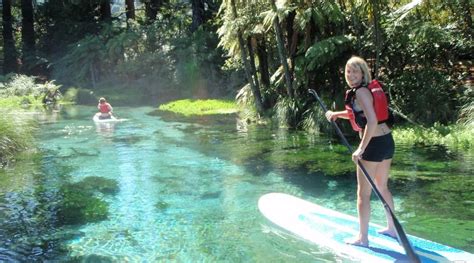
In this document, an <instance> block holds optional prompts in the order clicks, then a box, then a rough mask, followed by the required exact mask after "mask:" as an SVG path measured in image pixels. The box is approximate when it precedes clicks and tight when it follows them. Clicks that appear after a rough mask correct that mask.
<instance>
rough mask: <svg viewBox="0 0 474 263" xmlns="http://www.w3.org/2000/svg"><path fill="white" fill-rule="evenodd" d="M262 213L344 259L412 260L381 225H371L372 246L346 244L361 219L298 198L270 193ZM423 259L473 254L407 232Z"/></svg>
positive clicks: (462, 258) (461, 258)
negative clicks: (387, 234)
mask: <svg viewBox="0 0 474 263" xmlns="http://www.w3.org/2000/svg"><path fill="white" fill-rule="evenodd" d="M258 208H259V210H260V212H261V213H262V214H263V215H264V216H265V217H266V218H268V219H269V220H270V221H272V222H273V223H275V224H276V225H278V226H280V227H282V228H284V229H286V230H288V231H290V232H292V233H293V234H295V235H297V236H299V237H302V238H304V239H306V240H308V241H310V242H312V243H315V244H318V245H320V246H322V247H327V248H329V249H331V250H333V251H334V252H335V253H336V254H338V255H339V256H341V257H344V258H350V259H353V260H356V261H361V262H409V259H408V257H406V255H405V251H404V249H403V247H402V246H401V245H399V244H398V241H397V240H396V239H394V238H391V237H388V236H385V235H382V234H379V233H377V231H379V230H381V229H382V226H379V225H376V224H370V227H369V247H361V246H353V245H348V244H346V243H345V241H346V240H347V239H349V240H351V239H354V238H355V237H356V236H357V234H358V231H359V230H358V229H359V223H358V219H357V218H356V217H353V216H349V215H346V214H343V213H340V212H337V211H334V210H331V209H328V208H325V207H322V206H319V205H317V204H314V203H311V202H308V201H305V200H303V199H300V198H298V197H295V196H292V195H288V194H284V193H269V194H266V195H263V196H262V197H260V199H259V201H258ZM407 236H408V239H409V240H410V243H411V244H412V246H413V249H414V250H415V252H416V253H417V255H418V256H419V257H420V259H421V261H422V262H458V263H461V262H474V254H471V253H468V252H466V251H462V250H459V249H456V248H452V247H449V246H445V245H442V244H439V243H436V242H433V241H429V240H425V239H422V238H419V237H415V236H411V235H407Z"/></svg>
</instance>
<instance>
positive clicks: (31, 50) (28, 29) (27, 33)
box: [21, 0, 36, 71]
mask: <svg viewBox="0 0 474 263" xmlns="http://www.w3.org/2000/svg"><path fill="white" fill-rule="evenodd" d="M21 15H22V26H21V38H22V42H23V43H22V44H23V64H24V65H25V66H26V68H32V67H33V65H34V62H33V60H34V58H35V53H36V52H35V29H34V24H33V2H32V0H21ZM27 71H29V70H27Z"/></svg>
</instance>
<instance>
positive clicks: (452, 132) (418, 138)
mask: <svg viewBox="0 0 474 263" xmlns="http://www.w3.org/2000/svg"><path fill="white" fill-rule="evenodd" d="M393 134H394V138H395V141H396V142H397V143H404V144H419V145H445V146H447V147H450V148H461V149H469V148H472V147H473V146H474V142H473V141H472V138H474V130H473V129H472V127H469V126H464V125H441V124H439V123H435V124H434V125H433V126H432V127H429V128H424V127H420V126H406V127H399V128H395V129H394V132H393Z"/></svg>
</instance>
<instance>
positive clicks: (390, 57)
mask: <svg viewBox="0 0 474 263" xmlns="http://www.w3.org/2000/svg"><path fill="white" fill-rule="evenodd" d="M6 2H7V3H9V4H11V10H6V11H10V12H9V13H8V12H6V11H5V12H4V16H3V19H4V25H5V26H6V27H5V28H9V27H8V26H11V28H12V29H19V28H22V27H25V26H29V24H24V23H25V21H29V20H31V19H33V20H34V31H27V30H22V31H21V34H19V33H15V32H17V31H15V30H13V31H12V32H11V33H10V31H8V32H4V42H3V50H4V55H5V58H7V57H8V59H9V60H8V61H9V63H10V64H7V61H5V64H4V68H3V70H4V72H11V71H16V72H18V71H20V72H25V73H27V74H35V75H40V76H41V78H40V79H39V80H42V81H44V80H45V79H49V80H52V79H55V80H56V81H57V83H60V84H62V85H63V86H64V87H65V88H64V89H66V87H69V86H74V87H76V88H79V89H87V90H90V91H94V92H95V94H96V96H99V95H98V94H102V95H103V94H105V95H107V96H114V94H123V95H122V96H116V97H114V99H115V100H116V101H117V103H119V104H130V103H132V101H135V102H139V103H143V102H151V103H157V102H163V101H167V100H170V99H176V98H185V97H187V98H189V97H193V98H209V97H217V96H219V97H222V96H234V95H236V94H238V100H239V101H240V102H242V104H245V105H247V107H248V108H253V109H252V110H249V111H248V112H250V113H252V112H253V113H254V116H253V117H252V118H259V117H262V116H266V117H276V118H278V119H279V121H278V122H279V123H280V124H282V125H284V126H288V127H292V128H304V127H309V126H312V127H313V128H323V127H324V124H323V122H321V121H319V119H322V118H320V117H321V116H320V111H318V110H317V109H316V108H317V107H315V105H314V102H312V101H311V100H310V97H309V96H308V94H307V89H308V88H315V89H316V90H317V91H318V92H320V93H321V95H322V96H323V98H324V99H325V100H327V102H328V104H330V105H331V104H334V106H335V107H336V108H339V107H341V104H342V96H341V94H342V93H343V91H344V80H343V76H342V69H343V66H344V63H345V61H346V60H347V58H349V57H350V56H351V55H354V54H357V55H360V56H363V57H364V58H366V59H367V60H368V61H369V64H370V66H371V67H372V69H373V75H374V77H377V78H379V79H381V80H382V81H383V82H384V83H385V85H386V87H387V90H389V92H390V94H391V96H392V106H393V107H394V108H396V109H397V111H398V112H400V113H401V114H402V116H405V117H406V118H408V119H410V120H412V121H414V122H416V123H420V124H425V125H432V124H433V123H436V122H437V123H442V124H450V123H454V122H456V121H457V120H458V118H460V117H461V116H464V117H463V118H464V122H466V120H465V118H466V115H465V114H464V113H462V112H461V113H462V114H463V115H459V113H460V112H459V109H461V108H462V107H463V106H464V105H469V104H472V101H473V99H472V98H473V95H472V94H473V92H472V49H473V41H472V34H473V30H472V29H473V28H472V18H471V17H472V16H471V11H472V8H470V4H469V1H468V0H450V1H440V0H436V1H429V2H428V1H411V2H410V1H389V0H378V1H344V0H341V1H318V0H313V1H309V2H292V1H277V2H273V1H270V2H267V1H254V2H242V1H235V0H224V1H210V0H200V1H191V2H189V3H188V2H181V1H166V2H165V1H142V2H138V3H136V4H138V5H139V6H137V7H136V8H135V6H133V4H131V3H130V2H127V3H126V4H113V5H110V6H109V5H107V4H105V5H104V3H107V2H104V1H95V0H94V1H88V2H87V3H86V2H81V1H79V2H78V1H63V0H49V1H45V2H44V3H38V4H37V5H34V6H33V5H32V6H33V8H34V12H33V13H32V14H29V13H27V12H19V11H20V9H21V10H25V9H26V8H29V7H30V5H29V4H30V3H31V2H30V1H23V2H22V3H17V2H12V1H6ZM130 5H132V6H130ZM219 6H220V8H219ZM27 16H32V17H27ZM31 38H34V43H36V44H35V45H33V46H32V45H31ZM11 41H13V42H15V43H16V44H15V45H14V46H13V47H12V46H11ZM20 43H21V44H23V46H22V47H23V48H19V47H20V46H21V45H20ZM31 49H34V50H33V51H32V50H31ZM6 52H8V56H7V55H6V54H7V53H6ZM31 54H34V56H32V55H31ZM11 56H16V61H17V63H16V65H14V66H12V63H11V61H12V58H11ZM238 89H241V90H238ZM117 91H119V92H117ZM244 102H245V103H244ZM117 103H116V104H117ZM433 104H436V107H426V106H427V105H433ZM468 116H469V115H468ZM310 118H312V119H314V118H316V120H310ZM467 122H469V120H467ZM311 123H312V125H310V124H311Z"/></svg>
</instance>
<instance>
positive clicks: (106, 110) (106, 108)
mask: <svg viewBox="0 0 474 263" xmlns="http://www.w3.org/2000/svg"><path fill="white" fill-rule="evenodd" d="M99 110H100V112H101V113H109V112H110V108H109V104H107V103H103V104H100V105H99Z"/></svg>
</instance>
